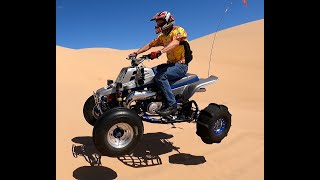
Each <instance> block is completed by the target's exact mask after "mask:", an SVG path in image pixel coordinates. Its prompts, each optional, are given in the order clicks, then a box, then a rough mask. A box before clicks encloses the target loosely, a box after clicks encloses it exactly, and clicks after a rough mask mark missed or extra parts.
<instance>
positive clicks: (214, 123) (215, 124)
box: [196, 103, 231, 144]
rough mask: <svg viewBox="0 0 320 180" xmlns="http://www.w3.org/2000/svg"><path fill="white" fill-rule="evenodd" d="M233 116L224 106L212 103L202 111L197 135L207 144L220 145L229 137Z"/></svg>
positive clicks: (198, 121)
mask: <svg viewBox="0 0 320 180" xmlns="http://www.w3.org/2000/svg"><path fill="white" fill-rule="evenodd" d="M230 127H231V114H230V112H229V110H228V108H227V107H226V106H224V105H218V104H215V103H210V104H209V105H208V106H207V107H206V108H205V109H203V110H201V111H200V114H199V117H198V120H197V132H196V133H197V135H198V136H200V137H201V140H202V141H203V142H204V143H206V144H213V143H220V142H221V141H222V139H223V138H225V137H226V136H227V135H228V132H229V130H230Z"/></svg>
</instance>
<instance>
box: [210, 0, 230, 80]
mask: <svg viewBox="0 0 320 180" xmlns="http://www.w3.org/2000/svg"><path fill="white" fill-rule="evenodd" d="M231 5H232V1H230V4H229V5H228V6H227V8H226V10H225V11H224V13H223V15H222V16H221V18H220V21H219V24H218V26H217V29H216V32H215V34H214V37H213V41H212V45H211V52H210V61H209V68H208V77H209V75H210V63H211V55H212V49H213V45H214V41H215V39H216V36H217V32H218V29H219V26H220V24H221V22H222V19H223V17H224V15H225V14H226V13H227V11H228V9H229V7H231Z"/></svg>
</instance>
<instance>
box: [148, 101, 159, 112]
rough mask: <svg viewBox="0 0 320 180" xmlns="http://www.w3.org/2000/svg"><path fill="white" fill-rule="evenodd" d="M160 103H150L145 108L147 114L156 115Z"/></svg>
mask: <svg viewBox="0 0 320 180" xmlns="http://www.w3.org/2000/svg"><path fill="white" fill-rule="evenodd" d="M161 106H162V102H150V103H149V104H148V106H147V112H148V113H149V114H157V113H156V110H160V109H161Z"/></svg>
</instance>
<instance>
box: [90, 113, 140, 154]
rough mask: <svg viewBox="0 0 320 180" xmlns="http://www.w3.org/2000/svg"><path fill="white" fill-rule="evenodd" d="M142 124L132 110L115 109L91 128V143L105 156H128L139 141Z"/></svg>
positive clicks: (105, 114) (104, 115)
mask: <svg viewBox="0 0 320 180" xmlns="http://www.w3.org/2000/svg"><path fill="white" fill-rule="evenodd" d="M143 130H144V128H143V123H142V120H141V118H140V116H138V115H137V113H136V112H135V111H133V110H130V109H127V108H124V107H117V108H114V109H111V110H109V111H107V112H106V113H104V114H103V115H102V116H101V117H100V118H99V119H98V120H97V122H96V123H95V125H94V128H93V142H94V144H95V146H96V148H97V150H98V151H99V152H100V153H101V154H102V155H105V156H109V157H117V156H123V155H128V154H130V153H131V152H132V151H133V150H134V149H135V148H136V146H137V145H138V143H139V142H140V141H141V138H142V135H143Z"/></svg>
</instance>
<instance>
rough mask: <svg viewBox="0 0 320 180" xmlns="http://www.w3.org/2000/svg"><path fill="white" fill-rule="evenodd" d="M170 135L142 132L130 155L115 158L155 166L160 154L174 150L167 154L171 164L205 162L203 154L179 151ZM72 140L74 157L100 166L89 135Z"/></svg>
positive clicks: (125, 162)
mask: <svg viewBox="0 0 320 180" xmlns="http://www.w3.org/2000/svg"><path fill="white" fill-rule="evenodd" d="M172 137H173V135H171V134H167V133H163V132H157V133H147V134H144V135H143V137H142V140H141V142H140V143H139V144H138V146H137V147H136V149H135V150H134V151H133V152H132V153H131V154H130V155H124V156H119V157H117V159H118V160H119V161H121V162H122V163H123V164H125V165H127V166H130V167H133V168H141V167H149V166H157V165H161V164H162V160H161V158H160V155H162V154H166V153H169V152H172V151H173V150H174V151H176V152H178V154H174V155H171V156H169V162H170V163H172V164H184V165H198V164H203V163H205V162H206V160H205V157H204V156H194V155H191V154H186V153H180V151H179V149H180V148H179V147H176V146H173V143H172V142H170V141H169V140H168V139H170V138H172ZM72 142H74V143H77V144H78V145H76V144H73V145H72V154H73V156H74V157H75V158H77V157H79V156H83V157H84V159H85V160H86V161H87V162H88V163H89V164H90V166H102V164H101V153H99V151H98V150H97V149H96V148H95V145H94V144H93V140H92V137H91V136H82V137H75V138H73V139H72ZM79 144H80V145H79Z"/></svg>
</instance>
